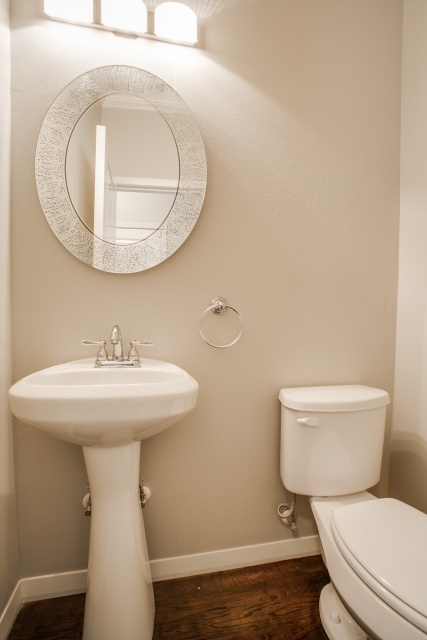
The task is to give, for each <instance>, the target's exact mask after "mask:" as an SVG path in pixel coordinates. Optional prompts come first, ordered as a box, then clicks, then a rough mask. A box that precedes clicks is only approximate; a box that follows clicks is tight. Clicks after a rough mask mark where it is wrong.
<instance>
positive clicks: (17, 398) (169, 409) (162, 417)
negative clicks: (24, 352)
mask: <svg viewBox="0 0 427 640" xmlns="http://www.w3.org/2000/svg"><path fill="white" fill-rule="evenodd" d="M197 393H198V384H197V382H196V380H194V378H192V377H191V376H190V375H189V374H188V373H187V372H186V371H184V370H183V369H180V368H179V367H177V366H176V365H173V364H170V363H169V362H163V361H161V360H152V359H148V358H144V359H142V360H141V367H140V368H139V367H138V368H137V367H129V368H110V367H109V368H97V367H94V359H93V358H89V359H85V360H76V361H74V362H68V363H66V364H60V365H57V366H54V367H50V368H49V369H43V370H42V371H38V372H37V373H33V374H31V375H29V376H27V377H26V378H23V379H22V380H20V381H19V382H17V383H16V384H14V385H13V387H12V388H11V389H10V391H9V398H10V404H11V407H12V411H13V413H14V414H15V416H16V417H17V418H19V419H20V420H22V421H23V422H26V423H28V424H30V425H32V426H33V427H37V428H38V429H41V430H42V431H45V432H46V433H49V434H50V435H52V436H54V437H56V438H59V439H60V440H65V441H66V442H71V443H73V444H77V445H82V446H85V447H87V446H111V445H115V444H124V443H127V442H131V441H134V440H144V439H145V438H148V437H149V436H152V435H154V434H156V433H159V432H160V431H163V430H164V429H167V428H168V427H170V426H171V425H172V424H174V423H175V422H177V421H178V420H180V419H181V418H183V417H184V416H185V415H187V413H189V412H190V411H191V410H192V409H193V408H194V406H195V404H196V400H197Z"/></svg>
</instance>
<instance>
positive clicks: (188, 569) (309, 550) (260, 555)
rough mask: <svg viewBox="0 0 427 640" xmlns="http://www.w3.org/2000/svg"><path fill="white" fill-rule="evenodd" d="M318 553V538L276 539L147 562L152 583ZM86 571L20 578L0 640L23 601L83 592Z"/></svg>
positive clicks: (2, 621) (3, 617) (2, 620)
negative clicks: (274, 540) (275, 540)
mask: <svg viewBox="0 0 427 640" xmlns="http://www.w3.org/2000/svg"><path fill="white" fill-rule="evenodd" d="M319 553H320V541H319V537H318V536H308V537H305V538H293V539H292V540H279V541H277V542H267V543H265V544H257V545H251V546H248V547H235V548H233V549H222V550H220V551H209V552H207V553H196V554H193V555H188V556H177V557H175V558H163V559H161V560H151V562H150V566H151V573H152V576H153V581H155V582H156V581H159V580H170V579H172V578H183V577H186V576H192V575H198V574H201V573H212V572H214V571H224V570H226V569H236V568H238V567H250V566H254V565H257V564H266V563H268V562H277V561H279V560H290V559H292V558H301V557H304V556H313V555H317V554H319ZM86 577H87V571H86V570H85V569H84V570H82V571H69V572H67V573H56V574H51V575H45V576H35V577H33V578H22V579H21V580H19V582H18V584H17V585H16V587H15V589H14V591H13V593H12V595H11V597H10V598H9V602H8V603H7V605H6V607H5V609H4V611H3V613H2V614H1V616H0V640H5V638H7V635H8V633H9V632H10V629H11V628H12V625H13V622H14V620H15V618H16V616H17V614H18V612H19V610H20V608H21V606H22V604H23V603H24V602H30V601H32V600H45V599H47V598H59V597H60V596H67V595H73V594H76V593H84V592H85V591H86Z"/></svg>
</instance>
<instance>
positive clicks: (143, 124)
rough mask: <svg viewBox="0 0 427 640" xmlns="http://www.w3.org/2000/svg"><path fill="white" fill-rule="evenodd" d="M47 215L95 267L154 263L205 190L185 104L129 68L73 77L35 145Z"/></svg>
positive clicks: (190, 220) (139, 267)
mask: <svg viewBox="0 0 427 640" xmlns="http://www.w3.org/2000/svg"><path fill="white" fill-rule="evenodd" d="M36 182H37V190H38V194H39V199H40V203H41V205H42V209H43V212H44V214H45V216H46V219H47V221H48V222H49V224H50V226H51V228H52V230H53V231H54V233H55V234H56V236H57V237H58V239H59V240H60V241H61V242H62V244H63V245H64V246H65V247H66V248H67V249H68V250H69V251H71V253H72V254H73V255H74V256H76V257H77V258H79V259H80V260H82V261H83V262H85V263H86V264H89V265H91V266H93V267H95V268H97V269H101V270H103V271H109V272H112V273H133V272H137V271H143V270H144V269H149V268H150V267H153V266H155V265H156V264H159V263H160V262H162V261H163V260H165V259H166V258H168V257H169V256H170V255H172V254H173V253H174V252H175V251H176V250H177V249H178V248H179V247H180V246H181V244H182V243H183V242H184V241H185V240H186V238H187V237H188V235H189V234H190V233H191V231H192V229H193V227H194V225H195V223H196V221H197V218H198V216H199V213H200V211H201V208H202V205H203V200H204V195H205V190H206V157H205V152H204V147H203V142H202V139H201V136H200V132H199V130H198V127H197V124H196V122H195V120H194V117H193V116H192V114H191V112H190V110H189V109H188V107H187V106H186V104H185V103H184V101H183V100H182V99H181V98H180V97H179V96H178V94H177V93H176V92H175V91H174V90H173V89H172V88H171V87H169V85H167V84H166V83H164V82H163V81H162V80H161V79H160V78H157V77H156V76H154V75H152V74H150V73H148V72H147V71H143V70H141V69H136V68H134V67H124V66H114V67H101V68H99V69H94V70H92V71H89V72H87V73H85V74H83V75H82V76H80V77H78V78H77V79H76V80H74V81H73V82H71V83H70V84H69V85H68V86H67V87H66V88H65V89H64V90H63V91H62V92H61V93H60V94H59V96H58V97H57V98H56V100H55V101H54V103H53V104H52V106H51V107H50V109H49V111H48V113H47V114H46V117H45V119H44V121H43V124H42V127H41V130H40V135H39V139H38V143H37V150H36Z"/></svg>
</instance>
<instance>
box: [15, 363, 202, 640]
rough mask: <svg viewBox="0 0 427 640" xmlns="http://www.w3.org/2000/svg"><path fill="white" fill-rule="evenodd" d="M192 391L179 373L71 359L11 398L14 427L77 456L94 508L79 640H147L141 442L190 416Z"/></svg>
mask: <svg viewBox="0 0 427 640" xmlns="http://www.w3.org/2000/svg"><path fill="white" fill-rule="evenodd" d="M197 393H198V384H197V382H196V380H194V378H192V377H191V376H190V375H189V374H188V373H186V372H185V371H184V370H183V369H180V368H179V367H177V366H175V365H173V364H170V363H168V362H162V361H160V360H151V359H143V360H142V361H141V367H138V368H133V367H131V368H119V367H118V368H95V367H94V360H93V359H87V360H76V361H74V362H69V363H67V364H61V365H58V366H55V367H50V368H49V369H44V370H42V371H39V372H37V373H33V374H32V375H29V376H27V377H26V378H23V379H22V380H20V381H19V382H17V383H16V384H15V385H13V387H12V388H11V389H10V391H9V398H10V404H11V407H12V411H13V413H14V414H15V416H16V417H17V418H19V419H20V420H22V421H23V422H26V423H27V424H30V425H32V426H34V427H37V428H38V429H41V430H42V431H44V432H45V433H49V434H50V435H52V436H54V437H56V438H59V439H60V440H65V441H66V442H71V443H73V444H77V445H81V446H82V447H83V453H84V458H85V462H86V467H87V472H88V477H89V483H90V488H91V499H92V522H91V532H90V547H89V566H88V584H87V593H86V608H85V620H84V630H83V640H118V639H119V638H123V640H151V638H152V633H153V623H154V596H153V588H152V582H151V572H150V565H149V560H148V553H147V545H146V540H145V531H144V523H143V518H142V512H141V508H140V503H139V456H140V446H141V440H144V439H145V438H148V437H150V436H152V435H154V434H156V433H159V432H160V431H163V430H164V429H167V428H168V427H170V426H171V425H173V424H174V423H175V422H177V421H178V420H180V419H181V418H183V417H184V416H185V415H187V414H188V413H189V412H190V411H191V410H192V409H193V408H194V406H195V404H196V400H197Z"/></svg>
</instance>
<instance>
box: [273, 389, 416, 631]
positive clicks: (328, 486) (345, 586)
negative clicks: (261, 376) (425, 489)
mask: <svg viewBox="0 0 427 640" xmlns="http://www.w3.org/2000/svg"><path fill="white" fill-rule="evenodd" d="M279 398H280V402H281V446H280V475H281V478H282V481H283V484H284V485H285V487H286V489H287V490H288V491H290V492H292V493H296V494H301V495H306V496H309V500H310V504H311V508H312V510H313V515H314V518H315V520H316V524H317V527H318V530H319V537H320V541H321V545H322V550H323V558H324V561H325V564H326V567H327V569H328V573H329V576H330V579H331V583H330V584H328V585H326V586H325V587H324V588H323V590H322V593H321V596H320V603H319V609H320V617H321V620H322V624H323V627H324V629H325V632H326V634H327V636H328V637H329V638H330V640H420V639H424V640H426V639H427V515H425V514H424V513H422V512H420V511H418V510H417V509H414V508H413V507H410V506H409V505H407V504H404V503H403V502H400V501H398V500H394V499H392V498H376V497H375V496H373V495H372V494H371V493H369V492H368V491H367V489H369V488H370V487H372V486H373V485H375V484H376V483H377V482H378V480H379V477H380V468H381V458H382V449H383V440H384V429H385V414H386V408H387V405H388V404H389V397H388V394H387V393H386V392H385V391H382V390H380V389H374V388H372V387H366V386H363V385H336V386H323V387H299V388H293V389H282V390H281V391H280V395H279Z"/></svg>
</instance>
